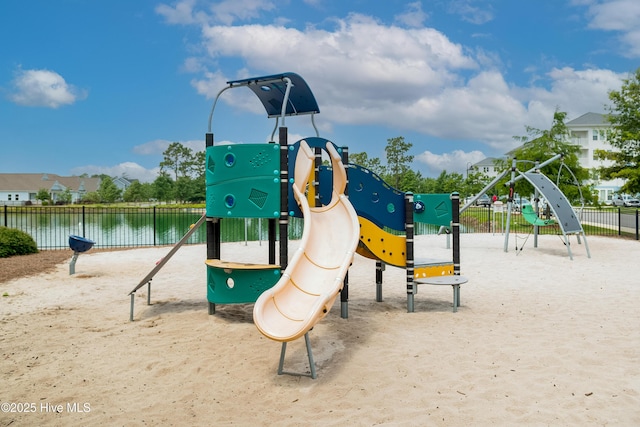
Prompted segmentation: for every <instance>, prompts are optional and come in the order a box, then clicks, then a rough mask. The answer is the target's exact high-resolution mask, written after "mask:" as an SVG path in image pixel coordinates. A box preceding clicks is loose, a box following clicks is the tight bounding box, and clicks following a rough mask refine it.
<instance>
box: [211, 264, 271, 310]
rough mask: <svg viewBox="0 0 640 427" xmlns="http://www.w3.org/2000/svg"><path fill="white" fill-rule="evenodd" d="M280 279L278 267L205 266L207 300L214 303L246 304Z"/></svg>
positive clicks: (254, 299) (254, 300) (253, 300)
mask: <svg viewBox="0 0 640 427" xmlns="http://www.w3.org/2000/svg"><path fill="white" fill-rule="evenodd" d="M278 279H280V268H279V267H277V266H276V267H274V268H260V269H254V268H250V269H244V268H221V267H212V266H210V265H208V266H207V300H208V301H209V302H211V303H214V304H248V303H252V302H256V300H257V299H258V297H259V296H260V294H262V293H263V292H264V291H266V290H267V289H269V288H271V287H273V285H275V284H276V283H277V281H278Z"/></svg>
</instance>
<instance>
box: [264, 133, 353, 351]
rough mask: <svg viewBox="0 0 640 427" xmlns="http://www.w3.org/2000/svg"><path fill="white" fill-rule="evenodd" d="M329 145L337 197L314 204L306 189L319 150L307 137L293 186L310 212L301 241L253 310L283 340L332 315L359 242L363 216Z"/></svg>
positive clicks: (271, 335)
mask: <svg viewBox="0 0 640 427" xmlns="http://www.w3.org/2000/svg"><path fill="white" fill-rule="evenodd" d="M326 148H327V152H328V153H329V156H330V157H331V164H332V169H333V193H332V196H331V202H330V203H329V204H328V205H326V206H322V207H309V202H308V201H307V198H306V196H305V189H306V187H307V184H308V181H309V176H310V174H311V171H312V169H313V167H314V153H313V151H312V150H311V149H310V148H309V146H308V145H307V143H306V142H305V141H304V140H303V141H301V142H300V148H299V150H298V155H297V157H296V164H295V170H294V175H295V176H294V183H293V185H292V188H293V193H294V197H295V198H296V201H297V203H298V205H299V206H300V210H301V211H302V215H303V217H304V228H303V232H302V239H301V241H300V246H299V248H298V249H297V250H296V252H295V254H294V255H293V257H292V258H291V261H290V262H289V264H288V266H287V268H286V269H285V271H284V272H283V274H282V277H281V278H280V280H279V281H278V283H276V284H275V285H274V286H273V287H272V288H271V289H268V290H266V291H265V292H263V293H262V294H261V295H260V297H259V298H258V300H257V301H256V303H255V306H254V309H253V321H254V323H255V325H256V327H257V328H258V330H259V331H260V332H261V333H262V334H263V335H265V336H266V337H268V338H270V339H272V340H275V341H280V342H283V343H286V342H287V341H293V340H296V339H298V338H300V337H302V336H303V335H305V334H306V333H307V332H308V331H309V330H311V328H313V326H314V325H315V324H316V323H318V321H320V320H321V319H322V318H324V317H325V316H326V315H327V313H328V312H329V310H330V309H331V306H332V305H333V303H334V301H335V299H336V297H337V296H338V293H339V292H340V290H341V289H342V286H343V282H344V277H345V275H346V274H347V271H348V269H349V266H350V265H351V262H352V261H353V256H354V253H355V250H356V247H357V246H358V240H359V235H360V228H359V225H358V215H357V214H356V211H355V209H354V208H353V206H352V205H351V203H350V202H349V199H348V198H347V197H346V196H345V194H344V190H345V188H346V184H347V174H346V170H345V167H344V165H343V164H342V160H341V158H340V155H339V154H338V152H337V151H336V149H335V148H334V146H333V145H332V144H331V143H327V147H326ZM305 338H307V337H305Z"/></svg>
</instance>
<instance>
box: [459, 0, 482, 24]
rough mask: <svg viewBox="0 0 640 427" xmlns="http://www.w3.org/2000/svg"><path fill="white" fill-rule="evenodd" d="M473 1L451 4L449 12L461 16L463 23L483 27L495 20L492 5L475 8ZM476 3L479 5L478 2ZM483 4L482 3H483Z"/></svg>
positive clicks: (463, 0)
mask: <svg viewBox="0 0 640 427" xmlns="http://www.w3.org/2000/svg"><path fill="white" fill-rule="evenodd" d="M473 3H474V1H473V0H454V1H451V2H450V3H449V12H450V13H453V14H456V15H460V17H461V18H462V20H463V21H467V22H470V23H472V24H476V25H481V24H486V23H487V22H489V21H491V20H493V11H492V10H491V5H490V4H486V5H482V6H483V7H480V6H475V5H474V4H473ZM475 3H478V2H477V1H476V2H475ZM481 3H482V2H481ZM484 3H486V2H484Z"/></svg>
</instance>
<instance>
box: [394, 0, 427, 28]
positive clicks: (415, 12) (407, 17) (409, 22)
mask: <svg viewBox="0 0 640 427" xmlns="http://www.w3.org/2000/svg"><path fill="white" fill-rule="evenodd" d="M427 18H429V15H427V14H426V13H425V12H424V11H423V10H422V3H421V2H419V1H416V2H413V3H408V4H407V6H406V12H404V13H401V14H400V15H396V17H395V20H396V21H397V22H399V23H401V24H404V25H406V26H408V27H414V28H418V27H421V26H422V25H423V24H424V21H426V20H427Z"/></svg>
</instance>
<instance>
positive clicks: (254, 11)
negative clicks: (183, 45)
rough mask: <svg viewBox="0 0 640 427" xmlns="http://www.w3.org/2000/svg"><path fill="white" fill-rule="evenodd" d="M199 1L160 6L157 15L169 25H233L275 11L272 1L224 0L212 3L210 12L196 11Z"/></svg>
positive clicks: (183, 0) (184, 0) (157, 8)
mask: <svg viewBox="0 0 640 427" xmlns="http://www.w3.org/2000/svg"><path fill="white" fill-rule="evenodd" d="M196 5H197V0H181V1H178V2H176V3H174V5H173V6H168V5H166V4H160V5H158V6H157V7H156V13H158V14H159V15H162V16H163V17H164V18H165V20H166V21H167V23H169V24H181V25H187V24H194V23H205V22H209V21H212V22H217V23H221V24H224V25H231V24H233V23H234V22H235V21H237V20H240V21H248V20H251V19H255V18H258V17H259V16H260V13H261V12H262V11H270V10H273V9H275V5H274V4H273V2H272V1H270V0H223V1H217V2H212V3H211V5H210V6H209V10H208V11H203V10H196V8H195V7H196Z"/></svg>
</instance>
